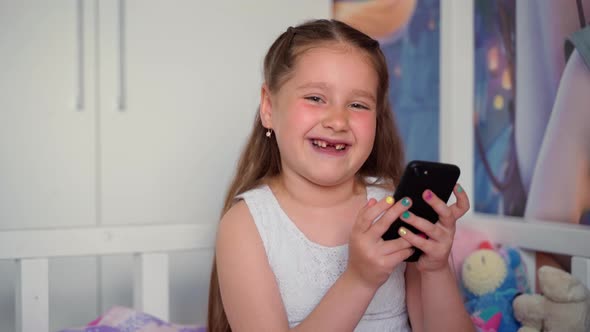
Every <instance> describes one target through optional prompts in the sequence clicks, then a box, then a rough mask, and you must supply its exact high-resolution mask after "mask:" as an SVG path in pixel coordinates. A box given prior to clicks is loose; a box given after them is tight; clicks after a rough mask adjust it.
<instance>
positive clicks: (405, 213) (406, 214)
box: [402, 211, 410, 219]
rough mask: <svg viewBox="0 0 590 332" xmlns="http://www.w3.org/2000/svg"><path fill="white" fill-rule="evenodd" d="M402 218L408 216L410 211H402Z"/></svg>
mask: <svg viewBox="0 0 590 332" xmlns="http://www.w3.org/2000/svg"><path fill="white" fill-rule="evenodd" d="M402 218H404V219H408V218H410V212H408V211H404V213H402Z"/></svg>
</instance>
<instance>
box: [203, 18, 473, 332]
mask: <svg viewBox="0 0 590 332" xmlns="http://www.w3.org/2000/svg"><path fill="white" fill-rule="evenodd" d="M388 82H389V78H388V71H387V66H386V63H385V60H384V57H383V54H382V53H381V51H380V48H379V44H378V43H377V42H376V41H375V40H373V39H371V38H370V37H368V36H367V35H365V34H363V33H361V32H359V31H357V30H355V29H353V28H351V27H350V26H348V25H346V24H344V23H341V22H338V21H328V20H316V21H311V22H307V23H304V24H302V25H300V26H297V27H295V28H293V27H291V28H289V29H287V31H286V32H284V33H283V34H282V35H281V36H279V38H278V39H277V40H276V41H275V42H274V43H273V44H272V46H271V47H270V49H269V51H268V53H267V55H266V57H265V59H264V84H263V86H262V89H261V100H260V108H259V112H258V114H257V116H256V120H255V123H254V128H253V131H252V135H251V136H250V139H249V141H248V144H247V146H246V149H245V151H244V153H243V155H242V157H241V160H240V162H239V165H238V169H237V173H236V177H235V178H234V180H233V183H232V185H231V187H230V189H229V192H228V195H227V198H226V201H225V207H224V209H223V217H222V219H221V222H220V224H219V229H218V234H217V243H216V257H215V260H214V264H213V271H212V276H211V286H210V295H209V313H208V326H209V330H210V331H214V332H217V331H230V330H233V331H286V330H288V329H293V330H300V331H351V330H355V331H409V329H410V328H409V324H408V316H409V323H410V324H411V326H412V329H413V330H414V331H434V330H436V331H470V330H472V329H473V327H472V324H471V322H470V320H469V317H468V315H467V313H466V311H465V309H464V307H463V302H462V299H461V296H460V293H459V290H458V288H457V286H456V282H455V278H454V276H453V274H452V272H451V270H450V267H449V264H448V256H449V251H450V249H451V244H452V241H453V235H454V232H455V222H456V220H457V218H459V217H460V216H462V215H463V214H464V213H465V212H466V211H467V210H468V208H469V201H468V198H467V196H466V194H465V193H464V192H463V191H462V190H461V187H459V186H458V185H457V186H456V188H455V191H454V193H455V196H456V197H457V203H456V204H454V205H452V206H450V207H449V206H447V205H446V204H445V203H444V202H443V201H441V200H440V199H438V198H437V197H435V196H434V195H433V194H432V192H430V191H426V192H424V195H423V198H424V199H425V200H426V201H428V202H429V204H430V205H431V206H432V207H433V208H434V209H435V210H436V211H437V213H438V214H439V216H440V221H439V222H438V223H436V224H435V225H433V224H431V223H429V222H427V221H426V220H424V219H421V218H420V217H418V216H415V215H412V214H410V213H409V212H408V211H407V210H408V208H409V206H410V205H411V201H410V200H409V199H403V200H401V201H399V202H394V201H393V198H392V197H391V196H390V194H391V193H392V191H393V188H394V185H395V184H396V183H397V182H398V180H399V178H400V176H401V172H402V166H403V156H402V149H401V143H400V140H399V138H398V135H397V130H396V127H395V124H394V122H393V119H392V113H391V109H390V106H389V101H388V97H387V91H388ZM400 216H401V218H402V219H404V220H405V221H406V222H408V223H409V224H411V225H414V226H415V227H417V229H420V230H421V231H423V232H424V233H425V234H427V235H428V239H425V238H422V237H419V236H417V235H414V234H412V233H411V232H409V231H408V230H407V229H404V228H402V229H401V230H400V235H401V237H400V238H399V239H395V240H391V241H383V240H382V239H381V235H382V234H383V233H384V232H385V230H386V229H387V228H388V227H389V226H390V225H391V223H392V222H394V221H395V220H396V219H397V218H398V217H400ZM413 246H415V247H418V248H420V249H422V250H423V251H424V255H423V256H422V257H421V258H420V260H419V261H418V262H417V263H413V264H407V266H406V263H404V260H405V259H406V258H407V257H409V256H410V255H411V253H412V252H413V249H412V247H413Z"/></svg>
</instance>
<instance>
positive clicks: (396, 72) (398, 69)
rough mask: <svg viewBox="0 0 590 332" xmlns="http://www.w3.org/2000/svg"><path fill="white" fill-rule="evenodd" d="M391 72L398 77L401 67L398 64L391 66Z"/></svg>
mask: <svg viewBox="0 0 590 332" xmlns="http://www.w3.org/2000/svg"><path fill="white" fill-rule="evenodd" d="M393 74H394V75H395V76H397V77H400V76H402V67H400V66H399V65H396V66H395V67H394V68H393Z"/></svg>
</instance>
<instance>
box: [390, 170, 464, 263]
mask: <svg viewBox="0 0 590 332" xmlns="http://www.w3.org/2000/svg"><path fill="white" fill-rule="evenodd" d="M460 173H461V171H460V169H459V167H458V166H456V165H452V164H443V163H438V162H431V161H421V160H413V161H411V162H409V163H408V165H407V166H406V169H405V170H404V173H403V174H402V178H401V180H400V182H399V185H398V186H397V188H396V189H395V193H394V195H393V198H394V199H395V201H396V202H397V201H399V200H401V199H402V198H404V197H409V198H410V199H411V200H412V206H411V207H410V209H409V211H410V212H411V213H413V214H415V215H417V216H419V217H422V218H424V219H426V220H428V221H430V222H431V223H433V224H434V223H436V222H437V221H438V214H437V213H436V211H434V209H433V208H432V207H430V205H428V203H426V201H424V199H423V198H422V193H423V192H424V190H426V189H430V190H431V191H432V192H433V193H434V194H435V195H436V196H437V197H438V198H440V199H441V200H443V201H444V202H448V200H449V198H450V197H451V194H452V193H453V189H454V188H455V184H456V183H457V180H458V179H459V174H460ZM402 226H403V227H405V228H406V229H408V230H410V231H411V232H413V233H415V234H419V235H420V234H421V232H420V231H418V230H417V229H416V228H414V227H413V226H411V225H408V224H406V223H405V222H403V221H402V220H401V219H399V218H398V220H396V221H395V222H394V223H393V224H392V225H391V227H389V229H388V230H387V231H386V232H385V233H384V234H383V236H382V238H383V240H392V239H396V238H399V234H398V232H397V231H398V229H399V228H400V227H402ZM414 249H416V251H415V252H414V253H413V254H412V256H410V257H409V258H408V259H406V262H415V261H417V260H418V258H420V255H421V254H422V251H421V250H420V249H418V248H414Z"/></svg>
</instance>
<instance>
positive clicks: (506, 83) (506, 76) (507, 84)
mask: <svg viewBox="0 0 590 332" xmlns="http://www.w3.org/2000/svg"><path fill="white" fill-rule="evenodd" d="M502 87H503V88H504V89H505V90H510V89H512V82H511V80H510V72H509V71H508V68H506V69H504V72H503V73H502Z"/></svg>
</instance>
